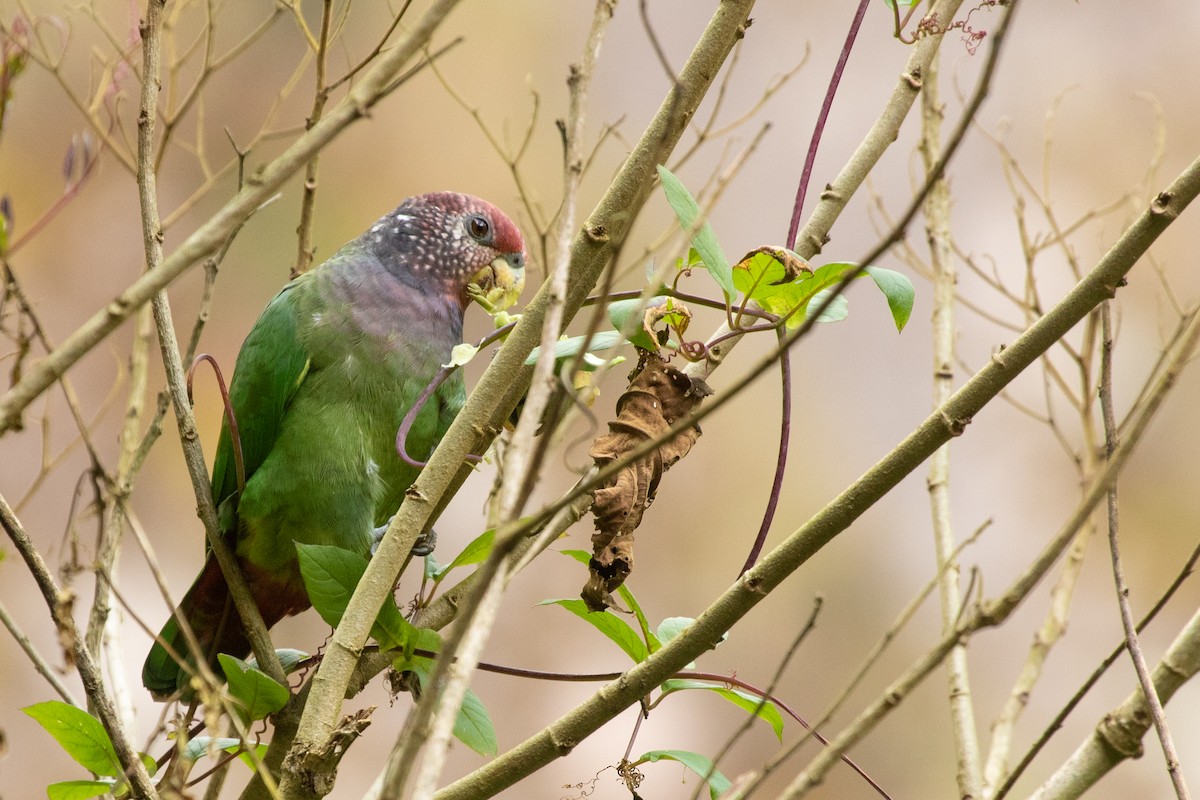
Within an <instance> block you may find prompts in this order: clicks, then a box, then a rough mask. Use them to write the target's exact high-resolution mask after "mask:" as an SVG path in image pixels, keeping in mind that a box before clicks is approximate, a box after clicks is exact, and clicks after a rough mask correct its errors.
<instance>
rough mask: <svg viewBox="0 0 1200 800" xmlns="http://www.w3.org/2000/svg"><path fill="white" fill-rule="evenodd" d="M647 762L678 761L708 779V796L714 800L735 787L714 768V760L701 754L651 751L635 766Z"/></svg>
mask: <svg viewBox="0 0 1200 800" xmlns="http://www.w3.org/2000/svg"><path fill="white" fill-rule="evenodd" d="M647 761H650V762H656V761H677V762H679V763H680V764H683V765H684V766H685V767H687V768H688V769H690V770H691V771H692V772H694V773H696V774H697V775H699V776H700V777H701V778H706V779H707V781H708V796H709V797H710V798H712V800H718V798H720V797H721V795H722V794H724V793H725V792H727V791H729V789H730V787H732V786H733V784H732V783H730V782H729V779H728V778H726V777H725V776H724V775H722V774H721V771H720V770H718V769H716V768H715V767H713V763H712V760H711V759H709V758H707V757H706V756H702V755H700V754H699V753H693V752H690V751H688V750H651V751H650V752H648V753H642V755H641V756H640V757H639V758H638V759H637V761H635V762H633V763H634V764H644V763H646V762H647Z"/></svg>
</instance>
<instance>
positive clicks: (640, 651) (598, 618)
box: [538, 598, 650, 664]
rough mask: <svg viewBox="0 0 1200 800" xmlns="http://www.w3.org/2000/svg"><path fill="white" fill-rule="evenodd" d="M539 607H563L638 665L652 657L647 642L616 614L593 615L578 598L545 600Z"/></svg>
mask: <svg viewBox="0 0 1200 800" xmlns="http://www.w3.org/2000/svg"><path fill="white" fill-rule="evenodd" d="M538 605H542V606H548V605H555V606H562V607H563V608H565V609H566V610H567V611H570V612H571V613H572V614H574V615H575V616H577V617H579V618H580V619H582V620H583V621H585V622H587V623H589V624H590V625H591V626H592V627H594V628H595V629H596V630H598V631H600V632H601V633H603V634H604V635H605V636H607V637H608V638H609V639H611V640H612V641H613V642H614V643H616V645H617V647H619V648H621V649H622V650H624V651H625V654H626V655H627V656H629V657H630V658H632V659H633V660H634V661H635V662H636V663H638V664H640V663H642V662H643V661H645V660H646V659H647V658H649V657H650V650H649V649H648V648H647V647H646V644H645V642H643V641H642V640H641V637H639V636H638V634H637V631H635V630H634V629H633V628H632V627H630V625H629V623H628V622H626V621H625V620H623V619H620V618H619V617H617V616H616V615H614V614H602V613H596V614H593V613H592V612H591V611H588V608H587V605H586V604H584V602H583V601H582V600H579V599H577V598H568V599H563V600H543V601H542V602H541V603H538Z"/></svg>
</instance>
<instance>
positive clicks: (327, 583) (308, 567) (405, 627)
mask: <svg viewBox="0 0 1200 800" xmlns="http://www.w3.org/2000/svg"><path fill="white" fill-rule="evenodd" d="M296 553H297V555H298V557H299V560H300V575H301V576H302V577H303V578H304V588H305V589H307V590H308V599H309V600H311V601H312V604H313V608H315V609H316V610H317V613H318V614H320V615H321V619H323V620H325V622H327V623H329V624H330V625H332V626H333V627H335V628H336V627H337V626H338V625H339V624H340V623H341V621H342V615H343V614H345V613H346V606H347V605H348V604H349V603H350V597H351V596H352V595H353V594H354V589H355V587H356V586H358V582H359V580H361V579H362V576H363V573H364V572H366V571H367V559H365V558H363V557H362V556H360V555H359V554H358V553H354V552H351V551H350V550H346V549H344V548H341V547H336V546H333V545H322V544H303V543H301V542H297V543H296ZM411 631H412V625H410V624H409V623H408V622H407V621H406V620H405V619H404V616H403V615H402V614H401V613H400V609H398V608H396V602H395V600H388V601H387V602H385V603H384V604H383V607H382V608H380V609H379V615H378V616H377V617H376V618H375V623H374V624H373V625H372V626H371V637H372V638H374V639H375V641H377V642H379V644H380V646H382V647H384V648H388V649H391V648H395V647H403V646H404V643H405V641H406V639H407V636H408V635H409V634H410V632H411Z"/></svg>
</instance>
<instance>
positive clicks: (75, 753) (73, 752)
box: [21, 700, 121, 797]
mask: <svg viewBox="0 0 1200 800" xmlns="http://www.w3.org/2000/svg"><path fill="white" fill-rule="evenodd" d="M21 710H22V711H24V712H25V713H26V714H28V715H29V716H31V717H33V718H34V719H35V720H37V723H38V724H39V725H41V726H42V727H43V728H45V729H46V732H47V733H49V734H50V735H51V736H53V737H54V740H55V741H56V742H58V743H59V745H60V746H61V747H62V749H63V750H65V751H66V752H67V755H69V756H70V757H71V758H73V759H75V760H76V761H77V762H79V764H80V765H81V766H82V767H83V768H84V769H86V770H87V771H88V772H92V773H95V774H96V775H107V776H109V777H113V778H115V777H117V776H118V775H120V774H121V761H120V759H118V758H117V751H116V750H114V749H113V745H112V741H111V740H110V739H109V738H108V732H107V731H106V730H104V726H103V725H101V724H100V720H98V719H96V718H95V717H93V716H92V715H91V714H89V713H87V712H86V711H83V710H82V709H79V708H76V707H75V706H73V705H70V704H68V703H63V702H61V701H59V700H47V701H46V702H44V703H37V704H35V705H32V706H27V707H26V708H23V709H21ZM88 796H89V797H91V795H88Z"/></svg>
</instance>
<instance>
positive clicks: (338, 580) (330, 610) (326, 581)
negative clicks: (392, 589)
mask: <svg viewBox="0 0 1200 800" xmlns="http://www.w3.org/2000/svg"><path fill="white" fill-rule="evenodd" d="M296 555H297V556H298V557H299V560H300V575H301V577H303V578H304V588H305V589H306V590H307V591H308V599H309V600H311V601H312V604H313V608H315V609H316V610H317V613H318V614H320V615H321V619H323V620H325V622H327V623H328V624H329V625H331V626H332V627H334V628H336V627H337V626H338V624H340V623H341V621H342V615H343V614H345V613H346V605H347V604H348V603H349V602H350V596H351V595H352V594H354V588H355V587H356V586H358V582H359V580H360V579H361V578H362V576H363V573H364V572H366V570H367V560H366V559H365V558H363V557H362V556H360V555H358V554H357V553H352V552H351V551H349V550H347V549H345V548H343V547H335V546H333V545H324V544H304V543H302V542H296Z"/></svg>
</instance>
